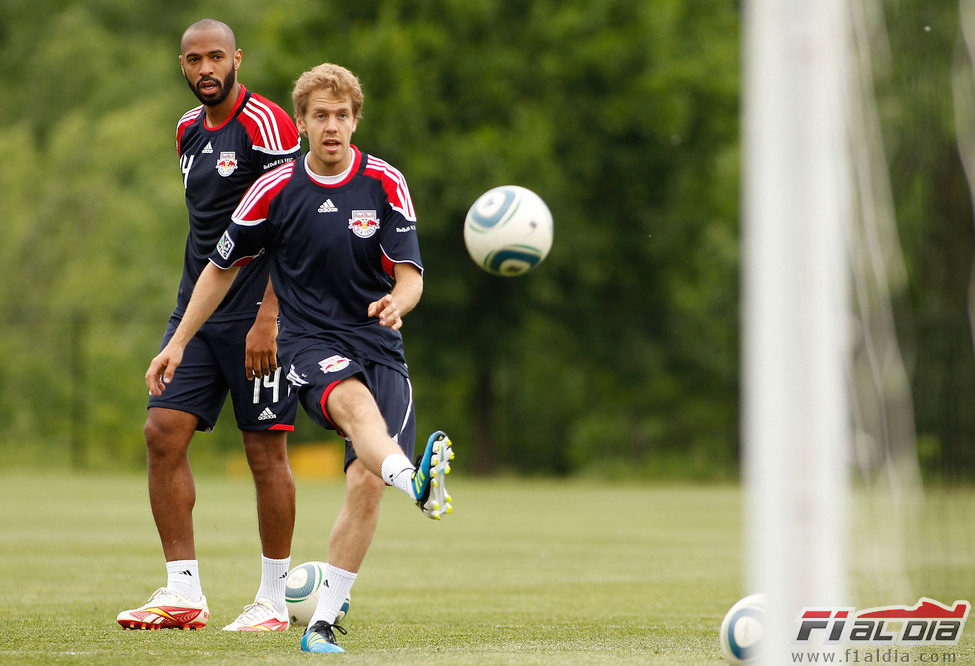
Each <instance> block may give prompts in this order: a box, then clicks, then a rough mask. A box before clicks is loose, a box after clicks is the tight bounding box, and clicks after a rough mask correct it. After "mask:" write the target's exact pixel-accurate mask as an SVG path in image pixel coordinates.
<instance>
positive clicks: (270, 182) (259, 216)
mask: <svg viewBox="0 0 975 666" xmlns="http://www.w3.org/2000/svg"><path fill="white" fill-rule="evenodd" d="M294 166H295V163H294V162H288V163H286V164H282V165H281V166H279V167H277V168H276V169H272V170H271V171H268V172H267V173H266V174H264V175H263V176H261V177H260V178H258V179H257V180H255V181H254V184H253V185H251V187H250V189H249V190H247V193H246V194H245V195H244V198H243V199H241V200H240V204H239V205H238V206H237V210H235V211H234V214H233V215H232V216H231V219H232V220H233V221H234V222H236V223H237V224H240V225H242V226H245V227H252V226H254V225H256V224H260V223H261V222H263V221H264V220H266V219H267V216H268V208H269V207H270V205H271V201H272V200H273V199H274V197H275V196H277V194H278V192H280V191H281V190H282V189H284V186H285V185H287V184H288V181H289V180H291V176H292V174H294Z"/></svg>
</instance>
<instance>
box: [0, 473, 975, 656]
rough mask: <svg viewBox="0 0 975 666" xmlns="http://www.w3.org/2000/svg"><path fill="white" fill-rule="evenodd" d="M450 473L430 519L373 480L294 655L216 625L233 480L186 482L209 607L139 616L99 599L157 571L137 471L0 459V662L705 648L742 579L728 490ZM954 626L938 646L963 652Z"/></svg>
mask: <svg viewBox="0 0 975 666" xmlns="http://www.w3.org/2000/svg"><path fill="white" fill-rule="evenodd" d="M451 481H452V485H451V494H452V495H453V496H454V500H455V507H456V508H455V511H454V513H453V514H452V515H451V516H450V517H449V518H448V519H447V520H444V521H443V522H440V523H435V522H433V521H429V520H425V519H423V518H422V517H421V516H420V515H419V512H418V511H417V510H416V509H415V507H413V506H412V504H411V503H410V502H408V501H407V500H406V499H405V498H404V497H403V496H402V495H401V494H399V493H396V492H395V491H392V490H390V491H388V492H387V496H386V498H385V500H384V506H383V516H382V520H381V523H380V528H379V532H378V534H377V538H376V541H375V543H374V545H373V548H372V550H371V551H370V553H369V556H368V558H367V559H366V563H365V565H364V567H363V569H362V572H361V575H360V578H359V581H358V582H357V584H356V587H355V589H354V590H353V605H352V611H351V613H350V615H349V618H348V619H347V620H346V622H345V625H346V627H347V628H348V629H349V634H348V636H345V637H343V638H341V640H340V642H341V644H342V645H343V646H344V647H345V648H346V650H347V651H348V652H347V653H346V654H345V655H341V656H336V655H308V654H303V653H301V652H300V651H299V648H298V641H299V639H300V633H299V630H298V629H296V628H292V630H290V631H288V632H283V633H280V634H260V635H236V634H227V633H225V632H221V631H220V630H219V628H220V627H221V626H223V624H225V623H227V622H229V621H231V620H232V619H233V618H234V617H235V616H236V614H237V613H238V612H239V610H240V608H241V607H242V605H243V604H244V603H247V602H249V601H251V600H252V597H253V594H254V592H255V590H256V588H257V583H258V579H259V557H260V550H259V548H258V545H257V533H256V522H255V518H254V510H253V489H252V486H251V484H250V481H249V480H247V479H244V478H228V477H202V478H199V479H198V480H197V509H196V512H195V516H196V538H197V554H198V557H199V559H200V567H201V578H202V580H203V584H204V589H205V592H206V593H207V597H208V599H209V604H210V611H211V613H212V619H211V624H210V625H209V626H208V627H207V628H206V629H204V630H202V631H196V632H174V631H164V632H139V631H123V630H122V629H120V628H119V627H118V625H117V624H116V623H115V615H116V613H117V612H118V611H119V610H121V609H123V608H128V607H133V606H136V605H139V604H141V603H143V602H144V600H145V598H146V597H147V596H148V595H149V593H151V592H152V591H153V590H154V589H155V588H156V587H158V586H159V585H162V584H163V583H164V582H165V578H164V569H163V563H162V555H161V549H160V547H159V543H158V537H157V536H156V533H155V529H154V527H153V525H152V520H151V517H150V514H149V507H148V500H147V497H146V488H145V479H144V477H143V476H141V475H128V476H103V475H99V476H80V475H68V474H51V475H45V474H38V473H23V472H18V473H6V474H0V482H2V484H0V501H2V506H3V507H4V511H3V513H2V515H0V534H2V541H0V563H2V567H0V662H2V663H98V664H103V663H119V664H123V663H136V662H138V663H172V662H189V661H192V662H198V663H228V664H229V663H234V664H238V663H305V662H307V661H309V660H316V659H319V660H320V659H336V658H338V659H341V660H343V661H344V662H345V663H382V664H389V663H397V664H398V663H403V664H420V663H433V664H551V663H593V664H602V663H659V664H675V663H692V664H706V663H719V662H720V661H721V657H720V651H719V648H718V645H717V638H716V636H717V627H718V625H719V623H720V621H721V617H722V615H723V614H724V612H725V610H726V609H727V608H728V607H729V606H730V605H731V604H732V603H733V602H734V601H735V600H737V598H738V597H739V596H741V595H742V593H743V592H744V591H743V590H742V589H741V587H740V574H739V572H740V569H741V558H740V537H739V532H740V515H739V514H740V501H739V492H738V489H737V488H736V487H734V486H649V485H637V484H614V485H608V484H596V483H584V482H555V481H517V480H495V481H490V480H476V481H475V480H469V479H462V478H457V477H452V478H451ZM341 495H342V486H341V485H340V484H339V483H338V482H334V481H327V482H326V481H320V482H311V481H299V486H298V524H297V529H296V535H295V540H294V546H293V550H292V562H293V563H295V564H297V563H299V562H302V561H306V560H312V559H321V560H324V559H326V558H327V553H326V552H325V544H326V540H327V535H328V530H329V528H330V526H331V523H332V520H333V518H334V516H335V513H336V511H337V509H338V506H339V502H340V500H341ZM965 593H968V594H970V593H971V591H967V592H966V591H960V592H959V595H961V594H965ZM913 601H914V600H908V599H905V600H904V603H910V602H913ZM948 601H950V600H948ZM967 633H968V634H969V636H966V637H965V640H964V642H963V644H962V645H960V646H957V648H958V650H957V651H958V653H959V659H958V660H957V661H956V662H955V663H975V645H973V643H975V641H972V640H971V638H970V635H971V634H972V633H973V632H972V631H971V629H970V628H969V631H968V632H967Z"/></svg>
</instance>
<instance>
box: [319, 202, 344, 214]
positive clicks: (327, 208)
mask: <svg viewBox="0 0 975 666" xmlns="http://www.w3.org/2000/svg"><path fill="white" fill-rule="evenodd" d="M338 210H339V209H338V208H336V207H335V204H333V203H332V200H331V199H326V200H325V203H323V204H322V205H321V206H319V207H318V212H319V213H337V212H338Z"/></svg>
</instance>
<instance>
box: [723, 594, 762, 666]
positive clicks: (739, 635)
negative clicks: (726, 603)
mask: <svg viewBox="0 0 975 666" xmlns="http://www.w3.org/2000/svg"><path fill="white" fill-rule="evenodd" d="M765 608H766V601H765V595H764V594H750V595H748V596H747V597H745V598H744V599H741V600H739V601H738V602H737V603H736V604H735V605H734V606H732V607H731V609H730V610H729V611H728V613H727V614H726V615H725V616H724V620H722V621H721V633H720V635H719V640H720V641H721V652H722V653H723V654H724V658H725V661H727V662H728V663H729V664H748V663H751V662H752V661H754V660H755V659H757V658H758V657H759V655H760V654H761V652H762V649H763V648H764V641H763V640H762V638H763V637H764V635H765V626H766V622H765Z"/></svg>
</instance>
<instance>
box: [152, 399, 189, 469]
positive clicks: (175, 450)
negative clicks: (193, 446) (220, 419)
mask: <svg viewBox="0 0 975 666" xmlns="http://www.w3.org/2000/svg"><path fill="white" fill-rule="evenodd" d="M194 427H195V422H194V421H193V420H191V419H187V418H181V417H179V416H177V417H175V418H169V417H167V415H165V414H158V413H156V412H154V411H152V410H150V413H149V416H148V417H147V418H146V423H145V426H143V429H142V432H143V435H145V438H146V452H147V453H148V455H149V456H150V457H152V458H157V459H158V458H169V457H175V458H179V457H182V456H185V455H186V448H187V447H188V446H189V443H190V439H191V438H192V437H193V430H194Z"/></svg>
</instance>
